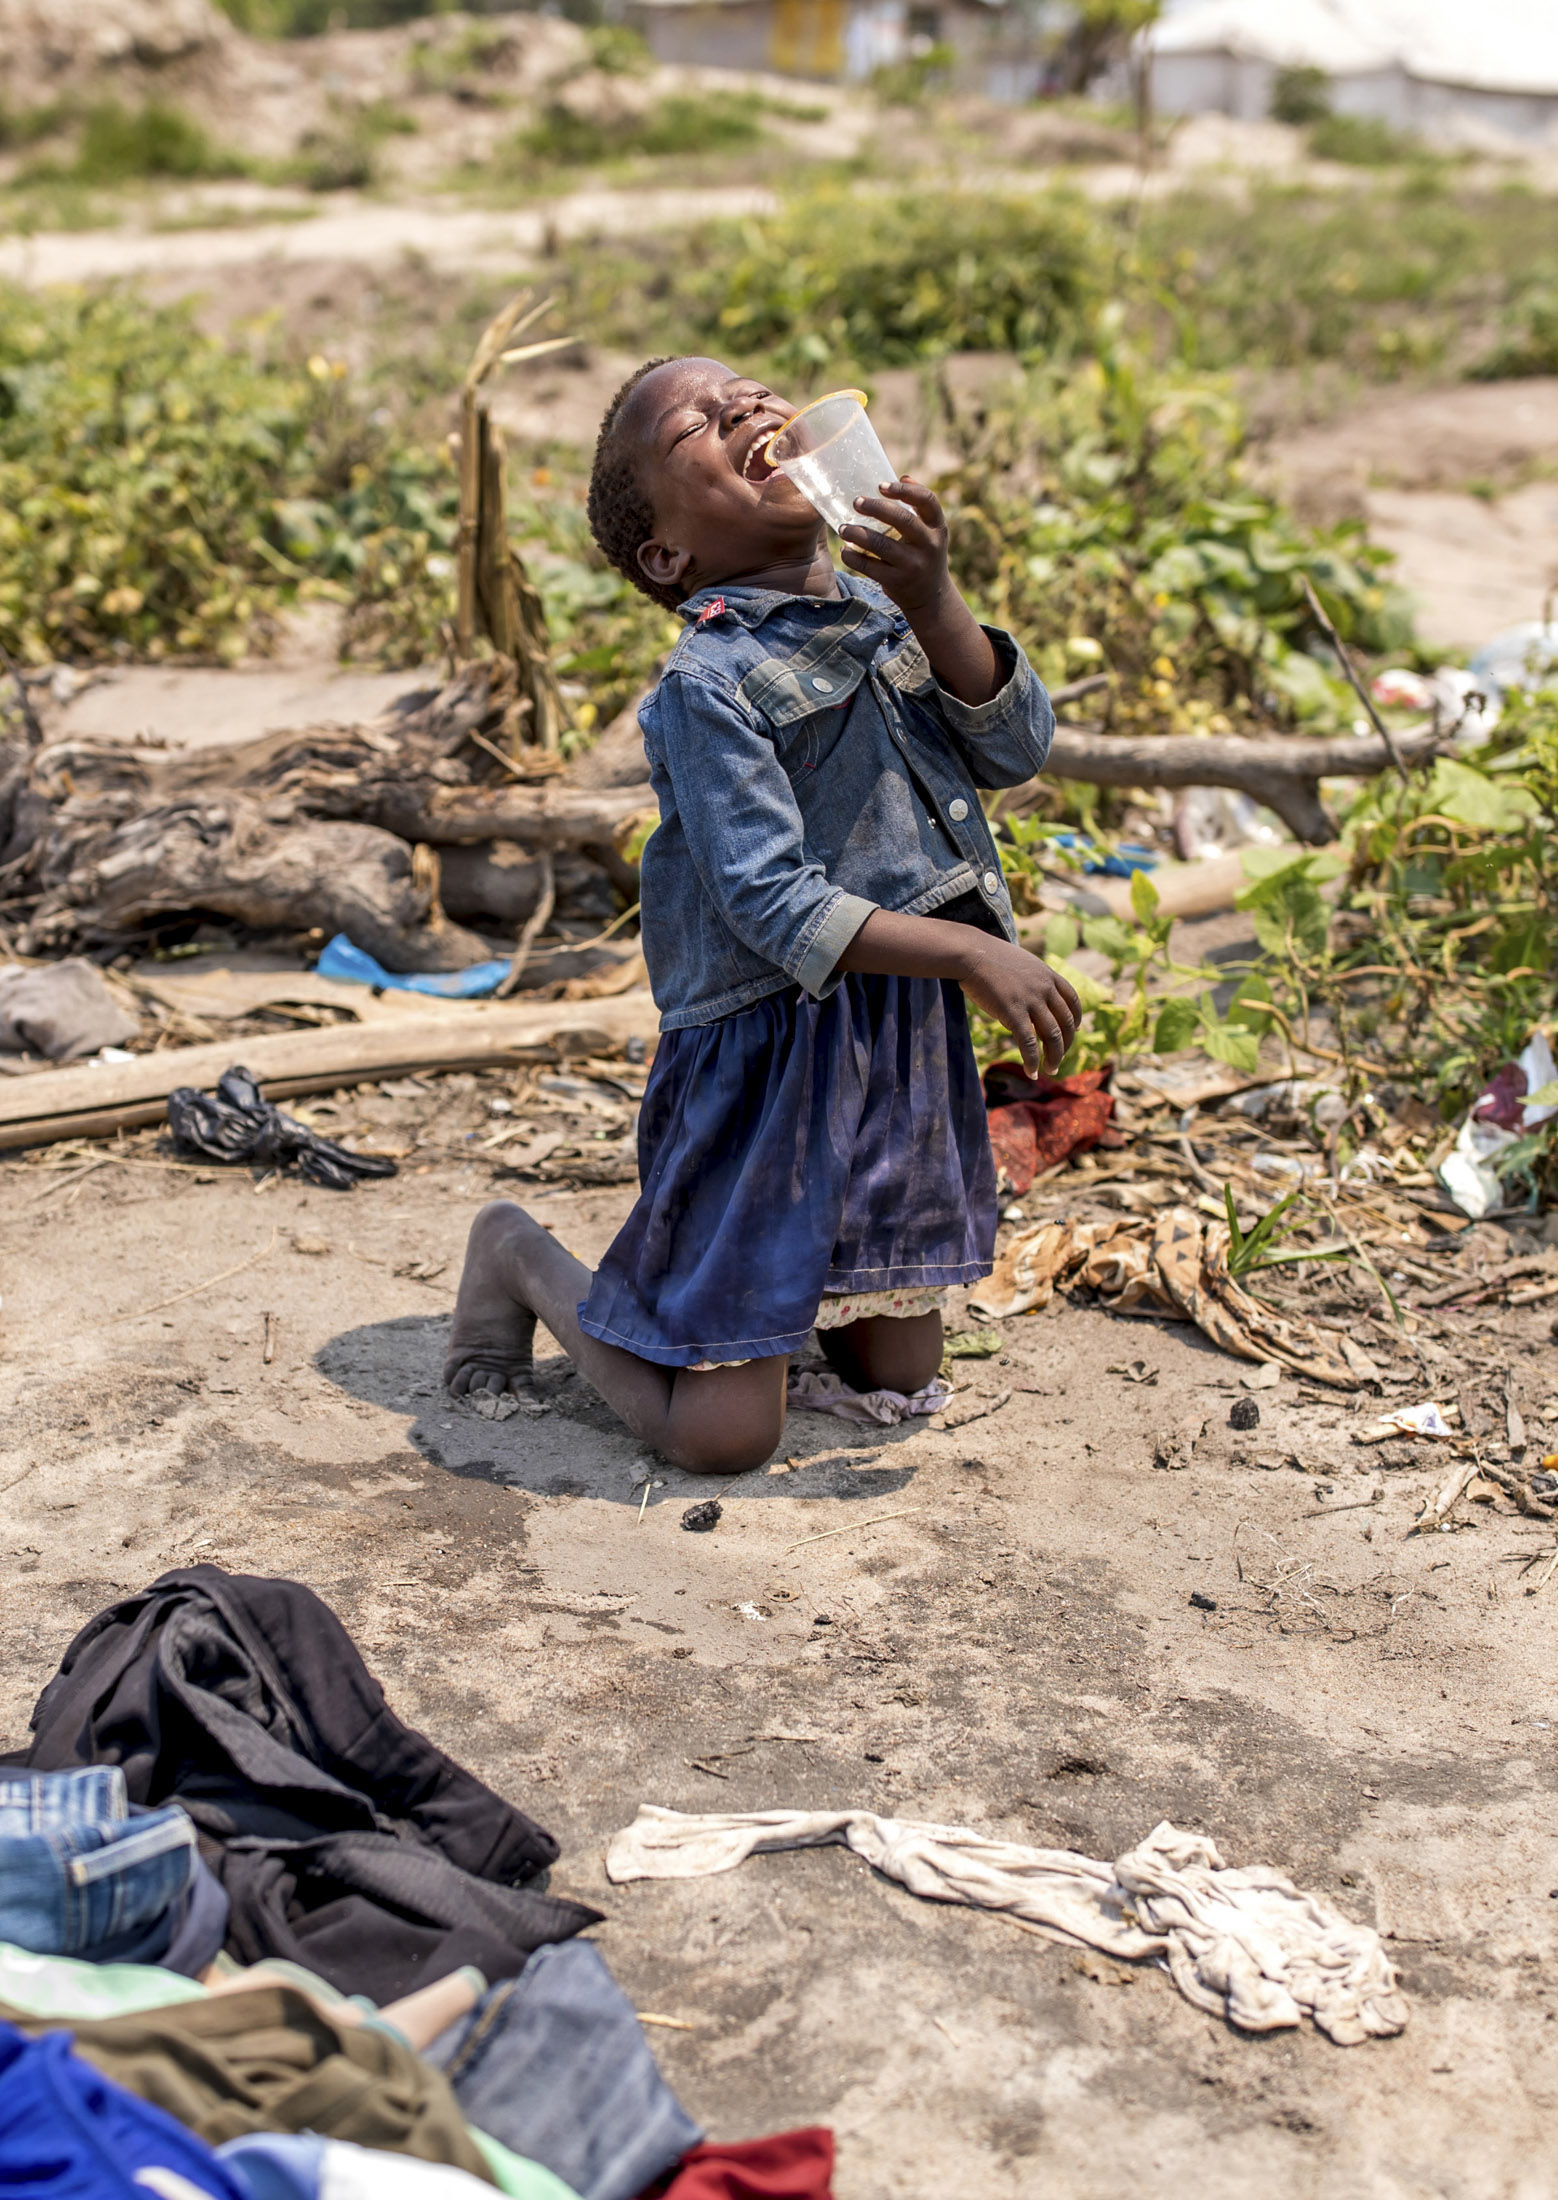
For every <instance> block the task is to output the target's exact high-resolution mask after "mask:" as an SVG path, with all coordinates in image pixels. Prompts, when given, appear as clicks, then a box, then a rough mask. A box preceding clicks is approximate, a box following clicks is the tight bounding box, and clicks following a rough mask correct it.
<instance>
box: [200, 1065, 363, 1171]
mask: <svg viewBox="0 0 1558 2200" xmlns="http://www.w3.org/2000/svg"><path fill="white" fill-rule="evenodd" d="M168 1128H169V1130H170V1131H171V1133H172V1135H173V1144H174V1148H175V1150H176V1151H178V1152H180V1153H196V1154H199V1155H200V1156H201V1157H202V1158H203V1159H204V1160H207V1161H223V1162H230V1163H231V1162H242V1161H258V1162H261V1163H263V1164H265V1165H266V1166H267V1167H269V1168H273V1169H285V1168H295V1169H296V1170H297V1171H298V1173H299V1174H300V1175H301V1176H303V1177H305V1178H306V1179H307V1181H308V1182H309V1183H310V1184H321V1185H323V1186H324V1187H325V1188H326V1190H328V1191H332V1192H349V1191H350V1190H351V1188H352V1186H353V1184H354V1183H355V1182H356V1181H357V1179H358V1178H359V1177H364V1176H394V1174H395V1173H396V1171H395V1164H394V1162H393V1161H391V1160H389V1159H388V1158H387V1156H385V1155H383V1154H366V1153H348V1151H347V1150H346V1148H345V1147H344V1146H337V1145H335V1144H334V1143H333V1142H332V1141H331V1140H330V1139H328V1138H321V1137H320V1136H319V1135H318V1133H317V1132H315V1131H311V1130H310V1129H309V1128H308V1126H307V1124H306V1123H299V1122H298V1121H297V1120H296V1118H295V1117H293V1116H290V1115H283V1114H282V1113H281V1110H280V1109H279V1108H274V1107H272V1106H271V1104H270V1102H269V1101H268V1100H263V1099H261V1097H260V1089H259V1087H258V1085H257V1084H256V1083H255V1081H254V1079H253V1078H252V1077H251V1076H250V1075H249V1072H248V1071H247V1070H246V1069H239V1068H236V1067H235V1068H233V1069H230V1070H229V1071H228V1072H227V1074H226V1075H225V1076H224V1077H222V1078H220V1079H219V1080H218V1083H217V1088H216V1091H215V1093H214V1094H212V1093H205V1092H196V1091H195V1090H194V1089H193V1088H192V1087H191V1086H189V1085H181V1086H180V1087H179V1088H178V1090H177V1091H176V1092H171V1093H169V1095H168Z"/></svg>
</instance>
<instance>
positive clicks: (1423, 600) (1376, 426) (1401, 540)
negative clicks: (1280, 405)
mask: <svg viewBox="0 0 1558 2200" xmlns="http://www.w3.org/2000/svg"><path fill="white" fill-rule="evenodd" d="M1256 402H1257V406H1258V405H1259V403H1260V399H1259V398H1258V397H1257V400H1256ZM1262 470H1263V471H1264V473H1265V474H1266V475H1267V477H1268V478H1269V479H1271V480H1272V481H1273V482H1274V483H1275V484H1276V486H1277V487H1278V488H1279V489H1281V491H1282V492H1283V494H1284V495H1286V496H1288V497H1289V498H1291V500H1292V502H1293V504H1294V506H1295V509H1296V510H1297V511H1298V512H1299V514H1300V515H1301V516H1302V517H1304V518H1306V519H1310V520H1313V521H1316V522H1319V523H1321V524H1326V523H1332V522H1334V521H1336V520H1338V519H1344V518H1359V519H1363V520H1365V521H1366V522H1367V524H1368V528H1369V533H1370V535H1371V536H1372V537H1373V538H1374V540H1375V541H1376V542H1380V543H1383V544H1384V546H1385V548H1386V549H1388V550H1393V551H1394V552H1395V553H1396V558H1397V565H1396V577H1397V579H1398V580H1399V581H1400V582H1401V583H1402V585H1403V586H1404V587H1405V588H1406V589H1407V590H1408V591H1409V592H1410V594H1411V595H1412V597H1413V599H1414V601H1415V603H1416V606H1417V613H1418V631H1419V632H1420V634H1421V635H1422V637H1423V639H1424V640H1425V641H1427V642H1430V643H1433V644H1435V645H1436V646H1438V647H1440V648H1449V649H1470V648H1475V647H1476V645H1477V644H1478V643H1479V642H1483V641H1485V640H1486V639H1487V638H1488V636H1489V635H1490V634H1493V633H1496V632H1497V631H1498V630H1499V629H1500V628H1501V627H1506V626H1513V625H1514V624H1515V623H1516V622H1517V621H1519V620H1523V619H1539V618H1540V617H1541V616H1542V606H1543V602H1544V600H1545V599H1546V597H1547V596H1548V595H1549V594H1550V592H1551V591H1552V590H1553V589H1554V588H1555V587H1558V482H1555V479H1554V476H1555V474H1558V378H1554V377H1552V376H1533V377H1531V378H1530V379H1529V380H1526V381H1519V382H1489V383H1475V382H1468V383H1459V384H1455V385H1453V386H1451V387H1449V388H1438V389H1424V390H1406V391H1403V390H1390V391H1382V392H1378V393H1375V394H1374V395H1372V396H1370V397H1368V398H1366V399H1364V400H1363V401H1362V402H1361V403H1357V402H1354V403H1352V404H1350V405H1346V406H1344V407H1342V408H1341V409H1339V410H1336V411H1334V412H1333V413H1332V414H1331V415H1330V417H1322V418H1321V419H1319V420H1317V421H1314V422H1312V423H1310V424H1307V425H1304V426H1301V427H1297V428H1294V429H1291V430H1289V431H1288V432H1286V433H1283V434H1279V435H1277V436H1275V437H1274V438H1273V439H1272V440H1271V442H1270V443H1269V445H1268V446H1267V448H1266V451H1265V452H1264V454H1263V459H1262Z"/></svg>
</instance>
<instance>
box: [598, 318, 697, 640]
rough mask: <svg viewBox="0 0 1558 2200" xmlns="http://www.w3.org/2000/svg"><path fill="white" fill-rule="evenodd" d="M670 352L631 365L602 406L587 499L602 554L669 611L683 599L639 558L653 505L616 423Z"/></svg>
mask: <svg viewBox="0 0 1558 2200" xmlns="http://www.w3.org/2000/svg"><path fill="white" fill-rule="evenodd" d="M672 356H673V355H671V354H667V356H666V357H665V358H663V359H646V360H645V361H644V364H643V365H642V366H641V367H635V369H634V370H633V372H632V373H631V374H630V375H629V376H628V378H627V380H626V381H625V382H624V383H623V385H622V387H621V389H620V390H618V392H617V394H616V396H615V397H614V398H613V399H612V401H611V403H610V404H609V405H608V406H607V407H606V417H605V419H604V420H602V422H601V424H600V434H599V435H598V436H597V437H596V439H595V462H594V464H593V465H592V466H591V468H590V489H589V496H588V499H587V503H586V509H587V510H588V512H589V516H590V533H591V534H592V535H593V536H594V537H595V540H596V543H597V545H598V546H599V549H600V553H601V555H602V557H604V558H605V559H606V561H607V563H608V564H611V565H614V566H615V567H616V569H617V571H618V572H619V573H620V574H622V575H623V577H624V579H626V580H630V581H631V582H632V583H633V586H634V587H635V588H638V589H642V590H643V592H644V594H645V595H646V596H650V597H653V599H654V601H655V602H656V603H658V604H663V605H664V606H665V608H666V610H667V611H674V610H675V609H676V607H677V605H678V604H679V603H680V602H681V600H682V599H681V597H680V595H679V594H678V592H677V591H676V590H675V589H674V588H660V587H657V586H656V585H655V583H654V582H653V581H652V580H651V579H650V578H649V576H648V574H647V573H646V572H645V571H644V569H643V567H642V566H641V565H640V564H639V562H638V553H639V548H640V545H641V544H643V543H646V542H648V541H649V540H650V539H651V538H652V536H653V534H654V531H655V508H654V505H653V503H652V501H651V500H650V498H649V496H648V494H647V493H646V491H645V489H644V485H643V483H642V481H641V480H640V479H639V472H638V466H637V463H636V461H635V459H634V456H633V454H632V452H631V451H630V450H629V449H628V448H627V447H626V443H625V439H624V438H623V436H622V434H621V432H620V425H621V419H622V408H623V406H624V405H625V404H626V403H627V401H628V399H629V398H630V397H631V396H632V394H633V392H634V391H635V390H636V389H637V388H638V385H639V383H640V382H642V381H643V379H644V377H645V375H646V374H653V373H654V371H655V369H656V367H666V366H669V365H670V364H671V358H672Z"/></svg>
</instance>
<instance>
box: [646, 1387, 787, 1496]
mask: <svg viewBox="0 0 1558 2200" xmlns="http://www.w3.org/2000/svg"><path fill="white" fill-rule="evenodd" d="M772 1365H773V1363H771V1362H770V1363H767V1367H765V1371H764V1372H765V1375H766V1374H767V1373H768V1369H769V1368H771V1367H772ZM745 1372H746V1371H745V1370H742V1373H743V1375H744V1374H745ZM782 1376H783V1366H782V1363H781V1365H780V1374H779V1379H777V1380H775V1379H772V1378H770V1379H768V1380H762V1379H761V1378H759V1379H758V1380H757V1381H753V1380H747V1381H744V1382H740V1383H736V1382H732V1381H731V1380H730V1379H729V1378H728V1377H724V1376H722V1375H714V1374H709V1375H702V1374H698V1375H691V1374H689V1375H683V1376H681V1377H679V1378H678V1380H677V1384H676V1389H675V1392H674V1394H673V1397H672V1400H671V1410H670V1414H669V1416H668V1423H669V1425H668V1428H667V1440H666V1443H665V1445H664V1450H665V1456H666V1457H667V1458H668V1459H669V1460H670V1462H671V1464H672V1465H673V1466H676V1467H681V1468H683V1469H684V1471H685V1472H687V1473H688V1474H747V1473H750V1471H751V1470H752V1468H753V1467H760V1466H762V1464H763V1462H764V1461H765V1460H766V1459H768V1458H769V1457H770V1456H771V1455H772V1453H773V1450H774V1447H775V1446H776V1445H777V1443H778V1441H779V1439H780V1437H781V1436H782V1435H783V1434H784V1384H783V1380H782Z"/></svg>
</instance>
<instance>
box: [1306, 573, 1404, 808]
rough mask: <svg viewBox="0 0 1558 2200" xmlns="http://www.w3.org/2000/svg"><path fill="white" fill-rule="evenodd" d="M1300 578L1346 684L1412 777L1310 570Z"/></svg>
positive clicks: (1394, 760)
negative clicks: (1358, 671) (1321, 598)
mask: <svg viewBox="0 0 1558 2200" xmlns="http://www.w3.org/2000/svg"><path fill="white" fill-rule="evenodd" d="M1300 578H1301V579H1302V581H1303V584H1304V594H1305V595H1306V596H1307V597H1308V598H1309V608H1310V610H1311V611H1312V612H1313V613H1314V615H1315V617H1316V619H1317V620H1318V621H1319V622H1320V627H1321V630H1322V632H1323V633H1324V635H1325V638H1326V640H1327V641H1328V642H1329V643H1330V645H1331V647H1332V648H1333V649H1334V650H1335V652H1336V661H1337V663H1338V664H1339V665H1340V666H1341V668H1342V670H1343V672H1344V673H1345V674H1346V675H1347V685H1348V686H1349V687H1350V688H1351V689H1352V692H1353V693H1354V695H1356V696H1357V698H1358V700H1359V702H1360V703H1361V704H1362V705H1363V707H1364V709H1365V710H1366V711H1367V712H1368V714H1369V723H1370V724H1371V725H1372V726H1373V728H1374V731H1375V732H1376V733H1377V734H1378V735H1379V737H1380V739H1381V740H1382V741H1383V742H1384V744H1385V746H1386V748H1387V749H1388V750H1389V751H1390V761H1391V762H1392V763H1393V764H1394V765H1395V767H1396V769H1397V771H1398V772H1399V773H1400V774H1401V776H1402V778H1403V779H1406V778H1407V777H1409V774H1408V771H1407V768H1406V765H1405V764H1404V763H1403V761H1402V757H1401V751H1400V750H1399V749H1398V748H1397V746H1396V737H1395V735H1394V734H1393V733H1392V732H1391V730H1390V728H1389V726H1387V725H1386V723H1385V721H1384V719H1383V718H1381V716H1380V714H1379V712H1378V711H1377V710H1376V709H1375V708H1374V699H1373V697H1372V696H1371V695H1370V694H1369V693H1368V691H1367V689H1366V688H1365V687H1364V685H1363V682H1362V681H1361V680H1360V679H1359V678H1358V675H1357V672H1356V671H1355V669H1354V667H1353V661H1352V658H1351V657H1350V656H1349V655H1348V653H1347V646H1346V644H1345V643H1344V642H1343V640H1342V638H1341V636H1340V634H1338V633H1337V631H1336V629H1335V627H1334V626H1333V625H1332V624H1331V620H1330V615H1329V614H1328V612H1327V611H1326V608H1325V606H1324V604H1323V603H1322V602H1321V601H1320V599H1319V597H1318V596H1317V595H1316V594H1315V591H1314V584H1313V583H1312V581H1311V580H1310V578H1309V575H1308V574H1307V573H1304V574H1301V575H1300ZM1436 730H1437V729H1436Z"/></svg>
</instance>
